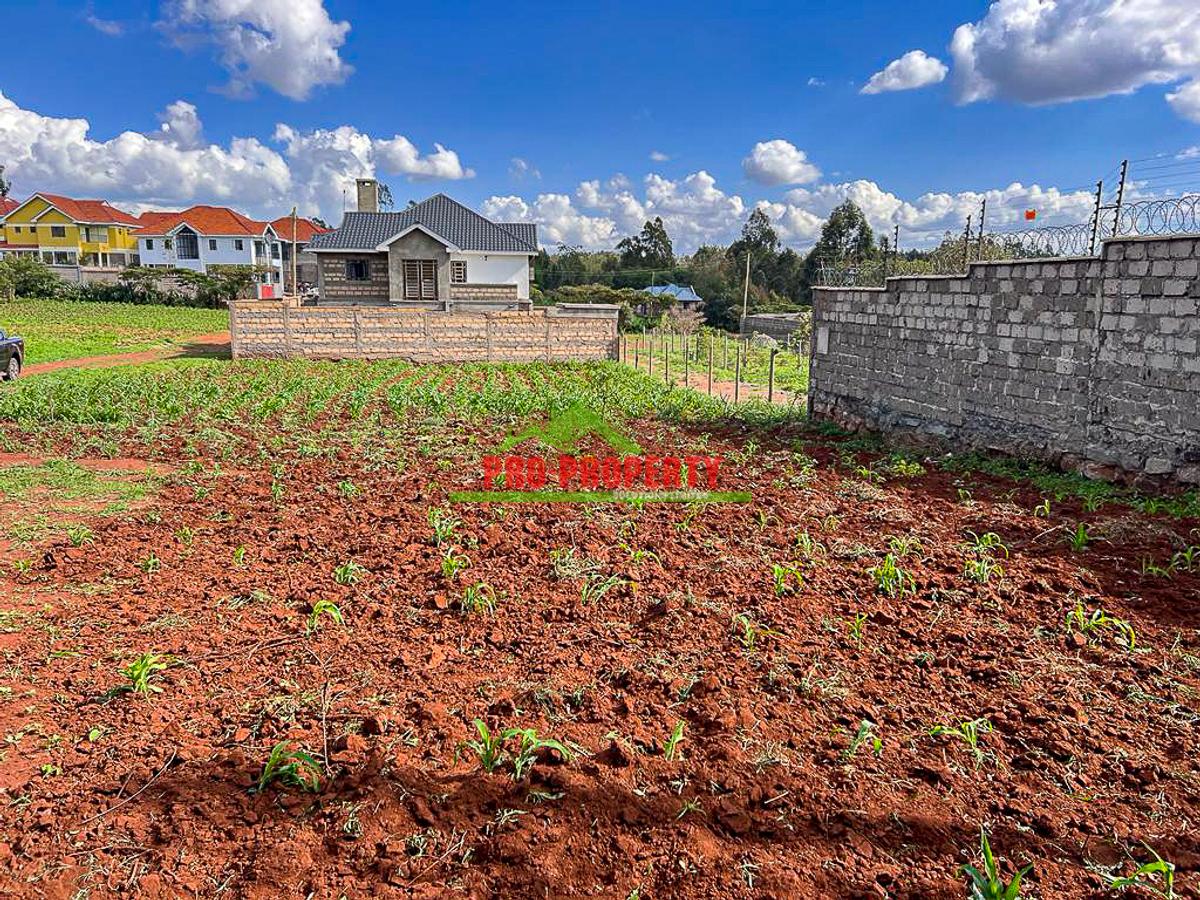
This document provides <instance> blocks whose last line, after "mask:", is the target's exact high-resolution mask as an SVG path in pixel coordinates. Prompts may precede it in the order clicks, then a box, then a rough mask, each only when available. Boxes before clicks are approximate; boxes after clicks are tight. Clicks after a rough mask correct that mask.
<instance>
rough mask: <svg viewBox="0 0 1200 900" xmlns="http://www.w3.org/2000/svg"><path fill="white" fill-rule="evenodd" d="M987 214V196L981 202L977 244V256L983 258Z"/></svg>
mask: <svg viewBox="0 0 1200 900" xmlns="http://www.w3.org/2000/svg"><path fill="white" fill-rule="evenodd" d="M986 215H987V197H984V198H983V200H981V201H980V203H979V242H978V243H977V244H976V246H975V258H976V259H983V217H984V216H986Z"/></svg>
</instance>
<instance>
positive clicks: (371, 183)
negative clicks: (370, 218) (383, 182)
mask: <svg viewBox="0 0 1200 900" xmlns="http://www.w3.org/2000/svg"><path fill="white" fill-rule="evenodd" d="M357 187H358V211H359V212H372V213H373V212H379V182H378V181H376V180H375V179H374V178H359V179H358V181H357Z"/></svg>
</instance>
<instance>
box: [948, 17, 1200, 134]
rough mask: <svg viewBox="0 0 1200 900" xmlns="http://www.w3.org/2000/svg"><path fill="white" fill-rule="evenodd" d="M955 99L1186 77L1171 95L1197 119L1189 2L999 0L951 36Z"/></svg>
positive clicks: (1198, 21)
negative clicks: (982, 14) (985, 12)
mask: <svg viewBox="0 0 1200 900" xmlns="http://www.w3.org/2000/svg"><path fill="white" fill-rule="evenodd" d="M950 54H951V56H952V57H953V59H954V89H955V94H956V96H957V99H958V100H959V102H962V103H972V102H974V101H977V100H990V99H997V100H1012V101H1016V102H1018V103H1028V104H1043V103H1060V102H1065V101H1070V100H1083V99H1088V98H1094V97H1105V96H1108V95H1110V94H1127V93H1130V92H1132V91H1135V90H1137V89H1138V88H1140V87H1143V86H1145V85H1149V84H1171V83H1177V82H1186V83H1185V84H1183V85H1182V86H1181V87H1180V88H1178V89H1177V90H1176V91H1175V92H1174V93H1172V94H1171V95H1169V99H1170V102H1171V105H1172V106H1173V107H1174V108H1175V110H1176V112H1178V113H1179V114H1180V115H1181V116H1184V117H1186V118H1196V119H1197V120H1200V88H1197V86H1196V82H1195V81H1192V80H1188V79H1194V78H1196V77H1197V76H1200V3H1197V2H1195V0H996V2H994V3H992V5H991V6H990V7H989V8H988V11H987V14H986V15H985V16H984V17H983V18H982V19H980V20H979V21H978V22H972V23H966V24H963V25H960V26H959V27H958V28H957V29H956V30H955V32H954V36H953V39H952V40H951V42H950Z"/></svg>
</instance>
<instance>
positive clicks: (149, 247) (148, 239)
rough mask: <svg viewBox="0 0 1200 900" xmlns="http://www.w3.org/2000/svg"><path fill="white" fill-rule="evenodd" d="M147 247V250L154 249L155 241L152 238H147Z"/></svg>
mask: <svg viewBox="0 0 1200 900" xmlns="http://www.w3.org/2000/svg"><path fill="white" fill-rule="evenodd" d="M146 249H147V250H153V249H154V241H153V240H152V239H151V238H146Z"/></svg>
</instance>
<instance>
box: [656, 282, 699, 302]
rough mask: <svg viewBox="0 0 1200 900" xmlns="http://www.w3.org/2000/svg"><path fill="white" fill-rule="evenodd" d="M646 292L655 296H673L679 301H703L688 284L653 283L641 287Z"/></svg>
mask: <svg viewBox="0 0 1200 900" xmlns="http://www.w3.org/2000/svg"><path fill="white" fill-rule="evenodd" d="M642 290H643V291H645V292H646V293H647V294H654V295H655V296H657V297H674V298H675V299H676V300H677V301H678V302H680V303H703V302H704V300H703V298H702V297H701V296H700V295H699V294H697V293H696V289H695V288H693V287H692V286H691V285H690V284H655V285H652V286H650V287H648V288H642Z"/></svg>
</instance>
